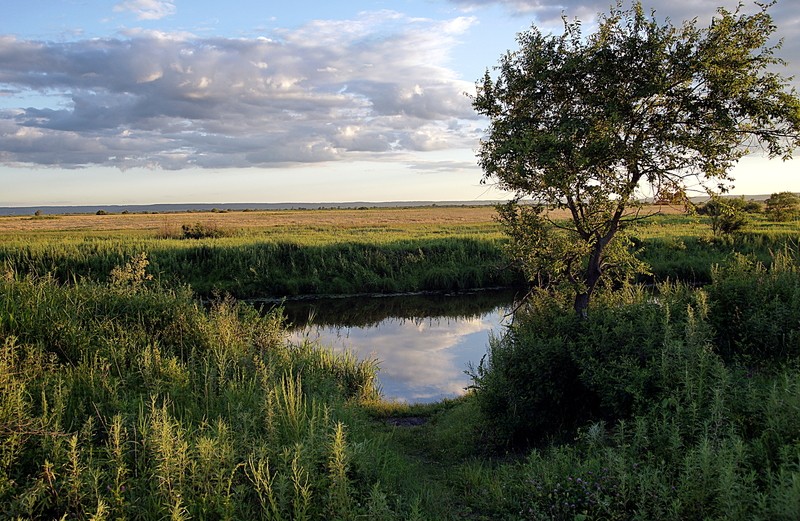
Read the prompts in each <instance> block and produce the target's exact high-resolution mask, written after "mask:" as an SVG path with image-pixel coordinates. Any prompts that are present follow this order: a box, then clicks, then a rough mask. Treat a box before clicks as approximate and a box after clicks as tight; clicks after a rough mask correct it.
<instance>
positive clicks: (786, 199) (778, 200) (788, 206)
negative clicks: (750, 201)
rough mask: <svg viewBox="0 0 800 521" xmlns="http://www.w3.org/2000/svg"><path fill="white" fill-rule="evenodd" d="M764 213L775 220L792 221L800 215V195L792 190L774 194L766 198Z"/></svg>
mask: <svg viewBox="0 0 800 521" xmlns="http://www.w3.org/2000/svg"><path fill="white" fill-rule="evenodd" d="M764 213H766V214H767V218H769V219H771V220H773V221H791V220H792V219H796V218H797V217H798V216H799V215H800V197H797V195H795V194H793V193H792V192H779V193H777V194H772V195H771V196H769V199H767V200H766V208H765V210H764Z"/></svg>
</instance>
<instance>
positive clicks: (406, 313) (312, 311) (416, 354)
mask: <svg viewBox="0 0 800 521" xmlns="http://www.w3.org/2000/svg"><path fill="white" fill-rule="evenodd" d="M513 300H514V292H512V291H507V290H505V291H482V292H476V293H470V294H457V295H406V296H391V297H358V298H336V299H324V300H314V301H293V302H287V303H286V304H285V310H286V315H287V317H288V319H289V322H290V323H291V324H293V325H292V327H290V334H291V337H292V340H294V341H300V340H302V339H303V338H304V337H305V338H308V339H309V340H312V341H318V342H319V343H320V344H321V345H325V346H330V347H332V348H333V349H334V350H339V351H343V350H349V351H351V352H353V353H354V354H355V355H356V356H358V357H359V358H361V359H367V358H373V359H377V360H378V361H379V368H380V370H379V372H378V380H379V381H380V384H381V389H382V391H383V395H384V397H385V398H387V399H390V400H398V401H404V402H409V403H425V402H432V401H438V400H441V399H443V398H454V397H457V396H459V395H461V394H463V393H464V392H465V388H466V387H467V386H469V385H470V384H471V383H472V380H471V378H470V377H469V376H468V375H466V374H465V372H464V371H465V370H467V369H468V367H469V364H474V365H477V364H478V363H479V362H480V360H481V357H483V356H484V355H485V354H486V350H487V346H488V343H489V336H490V335H491V334H495V335H499V334H501V333H502V329H503V324H504V323H505V322H506V321H507V319H506V318H505V316H506V314H507V313H508V312H509V311H510V309H511V306H512V302H513Z"/></svg>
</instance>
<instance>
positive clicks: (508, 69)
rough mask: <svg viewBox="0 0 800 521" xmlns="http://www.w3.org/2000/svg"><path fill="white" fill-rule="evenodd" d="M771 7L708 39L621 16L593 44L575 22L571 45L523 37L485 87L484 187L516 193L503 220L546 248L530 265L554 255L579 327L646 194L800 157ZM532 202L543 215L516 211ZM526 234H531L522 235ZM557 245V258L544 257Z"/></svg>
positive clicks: (611, 17) (640, 16)
mask: <svg viewBox="0 0 800 521" xmlns="http://www.w3.org/2000/svg"><path fill="white" fill-rule="evenodd" d="M771 5H772V4H769V5H764V6H760V9H759V10H758V12H756V13H755V14H752V15H748V14H745V13H744V12H742V11H743V9H742V6H741V5H740V6H739V8H737V9H736V10H735V11H733V12H731V11H728V10H725V9H720V10H719V11H718V13H717V16H715V18H714V19H713V20H712V22H711V24H710V25H709V26H708V27H707V28H698V27H697V24H696V21H689V22H685V23H684V24H683V25H681V26H680V27H676V26H673V25H672V24H671V23H670V22H669V21H667V22H665V23H663V24H662V23H659V22H658V21H657V20H656V18H655V13H651V14H650V15H649V16H647V15H645V13H644V12H643V9H642V6H641V4H640V3H635V4H633V6H632V7H631V8H630V9H627V10H624V9H623V8H622V4H621V3H618V4H617V6H616V7H615V8H612V9H611V11H610V12H609V13H608V14H604V15H600V17H599V21H598V29H597V32H595V33H594V34H591V35H589V36H587V37H586V38H584V37H583V35H582V33H581V24H580V22H578V21H568V20H567V19H566V18H565V20H564V32H563V34H561V35H543V34H542V33H541V32H540V31H539V30H538V29H537V28H535V27H533V28H531V29H530V30H529V31H527V32H523V33H521V34H520V35H518V43H519V46H520V48H519V50H518V51H515V52H508V53H507V54H506V55H504V56H503V57H502V58H501V59H500V62H499V64H498V66H497V67H496V71H497V74H496V79H493V77H492V74H491V73H490V71H489V70H487V71H486V74H485V76H484V78H483V79H482V80H480V81H479V82H478V84H477V93H476V95H475V96H474V97H473V98H472V102H473V107H474V108H475V110H476V111H477V112H478V113H480V114H483V115H485V116H487V117H488V118H489V127H488V129H487V132H486V136H485V137H484V139H483V140H482V141H481V144H480V150H479V152H478V157H479V162H480V165H481V167H482V168H483V171H484V177H483V182H488V181H495V182H496V183H497V185H498V186H499V187H500V188H502V189H505V190H509V191H512V192H514V193H515V194H516V196H517V197H516V198H515V200H514V201H512V204H511V205H510V206H509V207H508V208H506V209H505V211H504V212H501V221H503V222H505V223H506V224H507V225H508V226H507V228H508V229H509V230H514V225H516V230H517V232H518V233H530V234H532V236H533V238H530V237H529V238H525V237H519V236H518V237H516V238H515V237H514V236H513V235H512V236H511V238H512V243H513V242H514V241H515V240H517V239H519V240H520V241H521V243H524V242H528V243H532V244H538V245H539V246H540V253H536V252H534V253H531V254H529V257H537V256H538V257H539V259H538V260H537V262H534V263H533V265H534V266H537V267H538V268H541V267H542V266H547V262H543V260H545V259H546V258H547V257H548V253H553V254H555V256H556V257H553V256H550V257H549V260H548V262H549V263H550V268H548V269H549V273H548V276H549V278H550V279H551V281H552V280H556V281H562V282H566V283H568V284H570V285H571V287H572V289H573V290H574V292H575V311H576V312H577V313H578V314H580V315H581V316H584V317H585V316H587V313H588V306H589V301H590V298H591V296H592V293H593V291H594V290H595V288H596V287H597V285H598V283H600V282H601V281H602V280H604V278H606V277H607V275H608V272H609V271H612V270H611V269H610V268H614V267H618V266H619V265H620V262H621V259H622V262H623V263H624V262H625V261H624V255H623V254H621V253H620V248H617V249H616V252H615V255H613V256H610V255H609V254H608V252H609V251H611V250H610V249H609V248H610V246H611V245H612V243H613V242H614V239H615V237H617V236H618V234H620V233H622V232H624V230H625V228H626V227H627V226H629V225H630V224H631V222H633V221H634V220H636V219H637V218H638V215H639V214H638V211H637V203H636V200H635V199H636V195H637V193H638V192H637V191H638V190H639V187H640V185H643V184H648V185H649V186H650V187H651V188H652V190H653V192H654V193H657V192H658V191H659V187H662V186H664V187H669V189H670V190H672V191H674V190H675V189H676V188H678V187H680V188H686V187H688V186H691V185H690V183H692V182H699V183H700V184H701V185H703V186H709V185H716V189H717V190H718V191H723V190H724V188H725V186H726V185H727V184H728V182H729V181H730V176H729V170H730V168H731V167H732V166H733V165H734V164H735V163H736V162H737V160H738V159H740V158H741V157H743V156H744V155H746V154H747V153H749V152H750V151H751V150H752V149H753V147H755V146H757V145H760V146H761V147H762V148H763V149H764V150H765V151H766V152H767V154H768V155H769V156H770V157H776V156H777V157H782V158H783V159H789V158H790V157H791V153H792V151H793V149H794V148H795V147H797V146H798V144H800V100H798V97H797V95H796V93H795V91H794V89H791V88H790V87H789V85H788V82H787V80H786V79H785V78H783V77H782V76H781V75H780V74H778V73H776V72H774V71H773V68H774V66H775V65H778V64H781V61H780V60H779V59H777V58H776V57H775V56H774V51H775V50H776V49H777V48H778V45H776V46H770V45H768V40H769V36H770V35H771V34H772V33H773V32H774V30H775V26H774V25H773V22H772V19H771V17H770V16H769V14H768V8H769V7H770V6H771ZM523 197H530V198H532V199H533V200H534V201H535V202H537V203H540V204H539V205H535V206H520V205H518V204H516V203H518V202H519V200H520V199H521V198H523ZM554 208H555V209H566V210H567V213H568V215H569V219H568V224H566V225H564V224H563V223H561V222H556V221H554V220H551V219H550V218H549V217H548V212H547V211H546V210H548V209H554ZM522 223H526V225H527V226H528V227H529V229H528V230H523V231H522V232H520V230H522V229H523V228H524V226H522ZM559 227H561V229H559ZM552 241H556V242H557V243H559V245H558V247H555V248H550V249H548V248H547V247H543V245H546V244H552ZM565 245H568V246H565ZM623 253H624V252H623ZM558 256H561V257H560V258H558ZM530 276H531V277H534V276H536V274H534V273H531V274H530Z"/></svg>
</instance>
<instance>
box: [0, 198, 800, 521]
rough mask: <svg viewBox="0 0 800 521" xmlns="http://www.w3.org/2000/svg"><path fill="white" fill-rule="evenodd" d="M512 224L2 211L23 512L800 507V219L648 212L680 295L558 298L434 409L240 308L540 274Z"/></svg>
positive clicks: (9, 420) (3, 440)
mask: <svg viewBox="0 0 800 521" xmlns="http://www.w3.org/2000/svg"><path fill="white" fill-rule="evenodd" d="M492 214H493V210H492V209H491V208H486V207H475V208H462V207H457V208H424V209H420V208H414V209H380V210H372V209H366V210H316V211H289V212H230V213H206V214H163V215H132V214H129V215H91V216H59V217H51V216H36V217H34V216H23V217H13V218H2V219H0V238H1V239H2V243H0V267H2V277H0V504H2V505H4V508H3V509H2V511H0V519H14V520H17V519H62V518H67V519H98V520H99V519H175V520H179V519H267V520H289V519H295V520H303V519H309V520H310V519H320V520H321V519H326V520H327V519H376V520H409V519H417V520H447V519H474V520H483V519H500V520H519V519H537V520H538V519H548V520H549V519H553V520H568V521H576V520H587V519H610V520H624V519H674V520H683V519H720V520H722V519H743V520H744V519H748V520H749V519H765V520H766V519H769V520H774V519H779V520H780V519H786V520H795V519H798V518H800V485H798V484H799V483H800V437H798V433H799V432H800V415H798V413H797V411H798V408H799V407H800V370H799V369H798V367H800V252H799V251H798V246H797V239H798V236H800V233H799V232H800V231H799V230H798V228H797V225H796V223H789V224H779V223H770V222H767V221H765V220H764V218H763V217H761V216H753V218H752V220H751V224H750V225H749V227H748V228H747V229H745V230H744V232H742V233H740V234H737V235H735V236H730V237H713V236H712V235H711V232H710V228H709V226H708V224H707V222H706V220H705V218H703V217H697V216H686V215H680V214H677V215H676V214H674V212H673V214H672V215H665V216H654V217H651V218H650V219H649V220H647V221H645V222H643V223H642V224H641V225H640V226H639V227H638V228H637V229H636V230H634V231H633V234H632V235H633V236H634V238H635V239H636V241H637V247H639V248H640V249H641V255H642V256H643V258H645V259H646V260H648V261H649V262H650V263H651V266H652V271H653V275H651V276H650V278H649V279H646V281H647V282H652V283H654V284H655V286H650V287H647V288H645V287H642V286H637V285H624V286H622V287H621V288H617V289H615V290H614V291H608V292H604V293H603V294H601V295H599V296H598V297H597V299H596V302H595V303H594V305H593V308H592V312H591V315H590V319H588V320H587V321H583V322H579V321H576V320H577V319H576V318H575V317H574V314H573V313H572V312H571V309H570V304H569V302H568V299H565V298H563V296H560V295H558V294H540V295H538V296H534V297H533V298H532V299H531V300H530V301H529V302H528V303H527V305H526V306H524V307H522V308H521V309H520V310H519V311H518V314H517V317H516V319H515V322H514V325H513V327H510V328H509V330H508V332H507V334H506V335H504V336H503V337H502V338H498V339H495V340H493V341H492V342H491V344H490V345H489V346H487V357H486V359H485V361H484V362H483V363H482V364H481V365H480V366H478V367H474V368H472V373H473V378H474V382H475V389H474V390H473V391H472V392H471V393H470V394H468V395H467V396H466V397H464V398H462V399H459V400H455V401H448V402H443V403H439V404H434V405H429V406H408V405H404V404H397V403H387V402H385V401H383V400H381V398H380V396H379V394H378V390H377V389H376V387H375V371H376V366H375V364H374V362H373V361H358V360H354V359H353V358H352V357H348V356H346V355H335V354H333V353H331V352H330V351H328V350H327V349H326V348H325V346H318V345H312V344H308V343H302V344H299V345H293V344H290V343H288V342H287V341H286V337H285V332H284V330H283V324H282V317H281V315H280V311H279V310H275V311H273V312H271V313H270V314H268V315H266V316H261V315H259V314H258V313H256V312H255V310H254V309H253V308H252V307H250V306H248V305H247V304H244V303H241V302H237V301H235V300H233V299H232V298H230V296H227V295H231V294H232V295H234V296H239V297H250V296H255V295H258V294H263V292H267V294H278V295H281V294H283V295H290V294H300V293H330V292H334V293H335V292H344V293H352V292H355V291H359V292H360V291H377V292H397V291H416V290H423V289H426V290H428V289H447V290H450V289H461V288H468V287H469V288H473V287H485V286H490V285H508V284H514V283H519V282H520V279H519V274H518V273H515V272H514V270H507V269H504V268H505V267H506V266H507V265H508V264H509V260H508V259H507V258H506V257H505V256H504V250H503V242H504V239H503V236H502V233H501V231H500V230H499V228H498V226H497V224H496V223H494V221H493V220H492ZM184 226H186V228H184ZM194 236H197V237H198V238H193V237H194ZM667 278H669V279H670V280H671V282H665V279H667ZM681 281H685V282H686V283H684V282H681ZM695 286H702V287H700V288H698V287H695ZM198 297H203V298H204V300H205V302H203V303H201V301H200V299H199V298H198ZM209 302H210V303H209ZM404 418H410V420H408V421H404V420H403V419H404ZM420 423H421V425H419V424H420ZM404 424H408V425H411V426H402V425H404ZM397 425H401V426H397Z"/></svg>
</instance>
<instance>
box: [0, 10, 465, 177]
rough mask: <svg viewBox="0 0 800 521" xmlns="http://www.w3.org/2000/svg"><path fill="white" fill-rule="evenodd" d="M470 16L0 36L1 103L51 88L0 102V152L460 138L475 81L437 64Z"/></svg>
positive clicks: (165, 152) (93, 152)
mask: <svg viewBox="0 0 800 521" xmlns="http://www.w3.org/2000/svg"><path fill="white" fill-rule="evenodd" d="M120 5H126V6H129V7H130V6H132V5H133V3H131V2H127V3H125V4H120ZM136 5H137V6H139V7H140V8H143V7H146V6H150V7H152V8H155V7H154V6H155V3H153V2H147V3H145V2H137V3H136ZM158 5H162V4H158ZM170 5H171V4H170ZM471 23H472V22H471V19H467V18H458V19H455V20H446V21H442V22H437V21H433V20H421V19H414V20H410V19H406V18H405V17H404V16H403V15H400V14H399V13H394V12H388V11H387V12H382V13H364V14H362V15H361V16H360V17H359V18H357V19H355V20H349V21H347V20H346V21H335V22H331V21H314V22H311V23H310V24H309V25H307V26H305V27H301V28H300V29H298V30H296V31H286V30H284V31H282V32H281V33H280V34H278V35H276V36H277V37H276V38H263V37H262V38H254V39H232V38H200V37H197V36H193V35H190V34H186V33H163V32H154V31H143V30H127V31H126V32H125V33H124V35H123V36H124V37H122V38H107V39H92V40H80V41H75V42H69V43H54V42H39V41H26V40H18V39H14V38H9V37H5V38H0V88H2V90H3V92H4V93H5V94H6V103H5V106H6V107H9V106H12V105H13V103H11V104H10V103H8V99H9V98H11V99H12V100H13V99H15V96H19V99H20V103H22V100H23V99H24V96H25V95H28V97H30V95H31V94H44V93H47V94H48V96H49V97H48V98H44V97H40V98H38V99H40V100H46V99H52V96H53V95H54V94H55V95H58V97H59V98H58V99H59V102H58V103H51V104H49V105H47V106H45V105H42V104H41V103H44V102H43V101H41V102H40V103H39V104H38V105H35V106H23V105H21V104H20V105H19V106H17V107H14V108H13V110H6V111H3V112H0V150H2V151H3V155H2V161H3V162H4V163H6V164H28V165H53V166H61V167H66V168H73V167H81V166H86V165H107V166H117V167H120V168H131V167H138V166H158V167H162V168H166V169H181V168H188V167H198V166H199V167H207V168H223V167H250V166H276V165H285V164H290V163H311V162H319V161H333V160H352V159H354V158H361V159H363V158H364V157H365V156H370V155H373V156H374V155H376V154H387V153H390V154H395V153H397V152H398V151H402V150H408V151H427V150H436V149H442V148H447V147H456V146H467V147H469V146H471V144H472V143H474V138H475V135H474V132H473V131H472V128H474V124H473V125H459V124H454V122H457V121H463V120H468V119H474V118H475V115H474V112H473V111H472V109H471V106H470V102H469V100H468V99H467V98H466V96H464V94H463V93H464V92H465V91H467V90H469V89H470V88H472V84H471V83H468V82H463V81H461V80H459V79H458V77H457V74H456V73H455V72H454V71H452V70H450V69H449V68H448V67H446V66H445V63H446V62H447V59H448V57H449V52H450V50H451V48H452V47H453V46H454V45H456V44H457V41H456V37H457V35H458V34H460V33H461V32H463V31H465V30H466V29H467V28H468V27H469V25H470V24H471ZM21 129H28V130H32V131H33V130H35V131H36V136H35V137H31V135H26V136H25V137H24V139H23V137H21V135H20V134H19V133H18V131H19V130H21Z"/></svg>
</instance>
